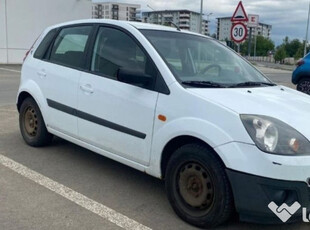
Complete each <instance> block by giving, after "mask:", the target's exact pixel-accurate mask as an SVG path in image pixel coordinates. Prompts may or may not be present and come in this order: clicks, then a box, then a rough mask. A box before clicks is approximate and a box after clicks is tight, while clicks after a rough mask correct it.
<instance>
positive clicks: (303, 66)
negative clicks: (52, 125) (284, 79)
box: [292, 53, 310, 95]
mask: <svg viewBox="0 0 310 230" xmlns="http://www.w3.org/2000/svg"><path fill="white" fill-rule="evenodd" d="M292 83H293V84H294V85H297V90H298V91H301V92H303V93H306V94H309V95H310V53H308V54H307V55H306V56H305V57H304V58H302V59H300V60H299V61H298V62H297V67H296V69H295V70H294V72H293V76H292Z"/></svg>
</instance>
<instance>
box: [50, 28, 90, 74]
mask: <svg viewBox="0 0 310 230" xmlns="http://www.w3.org/2000/svg"><path fill="white" fill-rule="evenodd" d="M91 31H92V26H79V27H70V28H64V29H62V30H61V31H60V33H59V34H58V36H57V38H56V39H55V42H54V45H53V48H52V51H51V55H50V61H51V62H55V63H58V64H61V65H65V66H69V67H74V68H83V67H84V65H85V58H86V44H87V42H88V39H89V37H90V33H91Z"/></svg>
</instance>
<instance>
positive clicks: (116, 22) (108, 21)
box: [50, 19, 208, 37]
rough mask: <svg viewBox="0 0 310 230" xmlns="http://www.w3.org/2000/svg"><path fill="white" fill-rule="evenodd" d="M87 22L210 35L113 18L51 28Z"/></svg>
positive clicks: (63, 24)
mask: <svg viewBox="0 0 310 230" xmlns="http://www.w3.org/2000/svg"><path fill="white" fill-rule="evenodd" d="M84 23H85V24H86V23H104V24H110V25H116V26H121V27H126V26H128V25H131V26H133V27H135V28H136V29H138V30H140V29H147V30H160V31H174V32H175V31H177V32H180V33H187V34H193V35H200V36H203V37H208V36H205V35H202V34H198V33H193V32H190V31H187V30H181V31H178V30H177V28H175V27H170V26H163V25H156V24H150V23H143V22H134V21H121V20H112V19H83V20H76V21H70V22H65V23H61V24H57V25H54V26H51V27H50V29H53V28H58V27H62V26H70V25H75V24H84Z"/></svg>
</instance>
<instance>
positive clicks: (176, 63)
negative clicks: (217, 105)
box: [141, 30, 274, 87]
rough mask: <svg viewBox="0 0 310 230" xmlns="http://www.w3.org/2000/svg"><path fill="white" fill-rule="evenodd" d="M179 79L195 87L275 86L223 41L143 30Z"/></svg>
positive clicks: (177, 33)
mask: <svg viewBox="0 0 310 230" xmlns="http://www.w3.org/2000/svg"><path fill="white" fill-rule="evenodd" d="M141 32H142V33H143V34H144V35H145V36H146V38H147V39H148V40H149V41H150V42H151V43H152V45H153V46H154V48H155V49H156V50H157V51H158V53H159V54H160V55H161V57H162V58H163V59H164V61H165V62H166V63H167V65H168V66H169V68H170V70H171V71H172V73H173V74H174V76H175V77H176V79H177V80H178V81H179V82H181V83H183V84H184V85H191V86H192V87H203V86H206V87H248V86H251V87H258V86H268V85H269V86H271V85H274V84H273V83H271V82H270V81H269V80H268V79H267V78H266V77H265V76H264V75H263V74H261V73H260V72H259V71H258V70H256V69H255V68H253V67H252V66H251V65H250V64H249V63H248V62H246V61H245V60H243V58H241V57H240V56H239V55H238V54H236V53H235V52H233V51H232V50H230V49H228V48H227V47H225V46H224V45H222V44H220V43H219V42H217V41H215V40H212V39H209V38H205V37H201V36H197V35H191V34H185V33H179V32H170V31H156V30H141Z"/></svg>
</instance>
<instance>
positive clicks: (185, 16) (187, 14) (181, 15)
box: [180, 13, 190, 18]
mask: <svg viewBox="0 0 310 230" xmlns="http://www.w3.org/2000/svg"><path fill="white" fill-rule="evenodd" d="M180 17H182V18H190V14H189V13H180Z"/></svg>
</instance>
